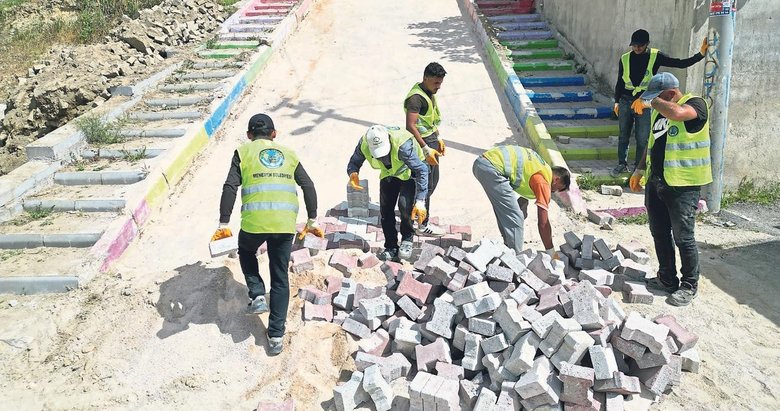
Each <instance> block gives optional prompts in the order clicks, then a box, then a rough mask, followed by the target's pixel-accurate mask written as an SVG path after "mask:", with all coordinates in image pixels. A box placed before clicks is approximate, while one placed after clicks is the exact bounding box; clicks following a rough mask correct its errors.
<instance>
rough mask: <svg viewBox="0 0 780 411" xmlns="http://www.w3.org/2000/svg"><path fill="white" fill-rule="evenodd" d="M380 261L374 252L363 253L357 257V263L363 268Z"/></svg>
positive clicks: (372, 265) (375, 264) (373, 265)
mask: <svg viewBox="0 0 780 411" xmlns="http://www.w3.org/2000/svg"><path fill="white" fill-rule="evenodd" d="M379 263H381V261H379V258H377V256H376V254H374V253H365V254H363V255H361V256H360V257H358V265H359V266H361V267H363V268H371V267H375V266H377V265H378V264H379Z"/></svg>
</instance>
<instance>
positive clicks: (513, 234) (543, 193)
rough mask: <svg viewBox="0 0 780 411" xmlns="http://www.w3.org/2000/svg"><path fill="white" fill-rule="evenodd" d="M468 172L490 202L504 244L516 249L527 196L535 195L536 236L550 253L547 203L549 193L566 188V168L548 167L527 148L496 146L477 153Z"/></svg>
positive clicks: (520, 241)
mask: <svg viewBox="0 0 780 411" xmlns="http://www.w3.org/2000/svg"><path fill="white" fill-rule="evenodd" d="M472 172H473V173H474V177H476V178H477V181H479V183H480V184H482V188H484V189H485V193H486V194H487V196H488V200H490V204H491V205H492V206H493V213H495V215H496V220H498V230H499V231H500V232H501V237H503V238H504V244H506V246H507V247H509V248H511V249H514V250H515V252H518V253H519V252H520V251H522V250H523V222H524V220H525V217H526V216H527V215H528V200H534V199H535V200H536V208H537V218H538V220H539V221H538V228H539V236H541V238H542V243H544V248H545V249H546V250H547V252H548V253H549V254H550V255H553V254H554V248H553V241H552V227H551V225H550V220H549V216H548V207H549V205H550V197H551V193H553V192H561V191H566V190H568V189H569V183H570V182H571V174H570V173H569V170H567V169H566V168H563V167H551V166H550V165H548V164H547V162H546V161H544V159H543V158H542V157H541V156H540V155H539V153H537V152H535V151H533V150H531V149H530V148H525V147H520V146H498V147H494V148H492V149H490V150H488V151H486V152H484V153H482V155H480V156H479V157H477V159H476V160H475V161H474V165H473V166H472ZM517 195H519V196H520V197H517Z"/></svg>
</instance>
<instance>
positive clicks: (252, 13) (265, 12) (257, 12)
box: [244, 10, 287, 17]
mask: <svg viewBox="0 0 780 411" xmlns="http://www.w3.org/2000/svg"><path fill="white" fill-rule="evenodd" d="M286 14H287V11H286V10H285V11H279V10H247V11H246V13H244V15H245V16H247V17H255V16H280V15H281V16H284V15H286Z"/></svg>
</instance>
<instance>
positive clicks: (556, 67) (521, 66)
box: [512, 59, 574, 71]
mask: <svg viewBox="0 0 780 411" xmlns="http://www.w3.org/2000/svg"><path fill="white" fill-rule="evenodd" d="M512 67H513V68H514V69H515V71H542V70H545V71H550V70H552V71H564V70H568V71H571V70H573V69H574V63H572V62H571V61H569V60H560V59H550V60H539V61H531V60H521V61H516V62H515V63H514V64H512Z"/></svg>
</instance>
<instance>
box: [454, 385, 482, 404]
mask: <svg viewBox="0 0 780 411" xmlns="http://www.w3.org/2000/svg"><path fill="white" fill-rule="evenodd" d="M459 385H460V390H459V395H460V401H461V403H462V404H463V405H464V408H465V409H468V410H471V409H474V406H475V405H476V403H477V398H478V397H479V391H480V389H481V387H480V386H479V384H477V383H474V382H472V381H469V380H463V379H461V380H460V382H459Z"/></svg>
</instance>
